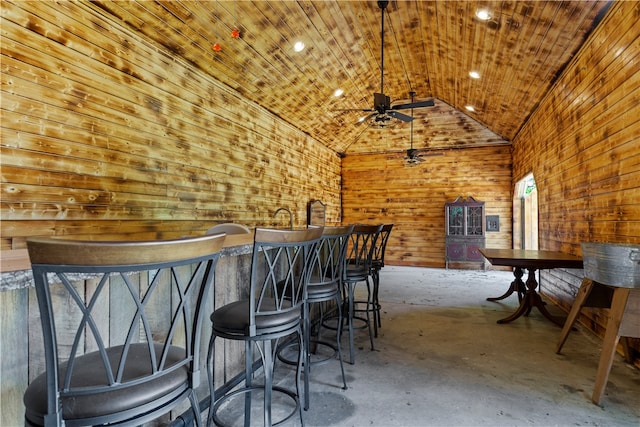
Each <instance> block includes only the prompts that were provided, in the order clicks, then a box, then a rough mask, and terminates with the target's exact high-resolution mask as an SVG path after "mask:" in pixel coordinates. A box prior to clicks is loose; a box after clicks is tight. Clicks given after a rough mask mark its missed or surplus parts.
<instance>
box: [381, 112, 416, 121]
mask: <svg viewBox="0 0 640 427" xmlns="http://www.w3.org/2000/svg"><path fill="white" fill-rule="evenodd" d="M387 114H388V115H390V116H391V117H395V118H396V119H398V120H402V121H403V122H407V123H408V122H410V121H412V120H413V117H411V116H407V115H406V114H402V113H399V112H397V111H394V110H390V111H387Z"/></svg>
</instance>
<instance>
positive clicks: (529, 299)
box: [497, 268, 564, 327]
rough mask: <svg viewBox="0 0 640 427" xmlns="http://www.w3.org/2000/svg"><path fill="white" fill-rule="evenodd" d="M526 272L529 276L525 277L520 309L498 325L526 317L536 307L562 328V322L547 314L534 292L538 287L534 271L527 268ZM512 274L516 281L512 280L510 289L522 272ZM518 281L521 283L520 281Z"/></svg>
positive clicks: (501, 320)
mask: <svg viewBox="0 0 640 427" xmlns="http://www.w3.org/2000/svg"><path fill="white" fill-rule="evenodd" d="M518 270H520V272H519V273H518ZM527 270H528V271H529V276H528V277H527V283H526V286H527V290H526V292H525V294H524V297H523V298H522V299H520V307H518V310H516V312H515V313H513V314H512V315H510V316H508V317H505V318H504V319H500V320H498V322H497V323H499V324H503V323H509V322H513V321H514V320H516V319H517V318H519V317H521V316H523V315H524V316H528V315H529V313H531V309H532V308H533V307H536V308H537V309H538V310H539V311H540V313H542V315H543V316H544V317H546V318H547V319H549V320H551V321H552V322H553V323H555V324H556V325H558V326H560V327H562V325H563V324H564V321H563V320H559V319H557V318H555V317H554V316H552V315H551V313H549V311H548V310H547V308H546V306H545V303H544V301H542V298H541V297H540V294H538V292H537V291H536V288H537V287H538V282H537V281H536V269H535V268H528V269H527ZM513 274H514V275H515V276H516V280H514V281H513V282H512V283H511V286H512V287H513V286H514V283H515V282H517V280H518V279H519V277H518V274H520V277H522V270H521V269H520V268H516V270H515V271H514V273H513ZM520 281H521V282H522V280H520ZM516 286H517V285H516ZM512 293H513V292H512ZM518 296H520V293H518Z"/></svg>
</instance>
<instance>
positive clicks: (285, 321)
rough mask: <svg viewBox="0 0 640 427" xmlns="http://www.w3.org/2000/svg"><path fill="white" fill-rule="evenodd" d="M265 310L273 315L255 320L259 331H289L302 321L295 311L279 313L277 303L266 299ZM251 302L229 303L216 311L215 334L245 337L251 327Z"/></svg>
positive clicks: (212, 316)
mask: <svg viewBox="0 0 640 427" xmlns="http://www.w3.org/2000/svg"><path fill="white" fill-rule="evenodd" d="M262 306H263V308H264V309H265V310H269V311H273V312H274V314H273V315H269V316H260V317H256V319H255V325H254V326H255V328H256V329H258V330H265V331H266V330H269V329H277V330H287V329H290V328H293V327H295V326H296V324H297V323H298V322H299V320H300V313H296V312H295V311H282V312H278V310H277V308H276V301H275V300H273V299H265V300H264V301H263V303H262ZM250 307H251V302H250V301H249V300H243V301H236V302H232V303H229V304H227V305H225V306H223V307H220V308H219V309H217V310H215V311H214V312H213V314H212V315H211V320H212V322H213V325H214V329H215V332H216V333H217V334H218V335H220V336H231V335H234V334H235V335H238V336H239V337H244V336H245V335H246V334H247V333H248V331H249V329H250V327H251V324H250V315H249V313H250V311H251V308H250Z"/></svg>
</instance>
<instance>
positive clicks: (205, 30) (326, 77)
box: [94, 0, 608, 155]
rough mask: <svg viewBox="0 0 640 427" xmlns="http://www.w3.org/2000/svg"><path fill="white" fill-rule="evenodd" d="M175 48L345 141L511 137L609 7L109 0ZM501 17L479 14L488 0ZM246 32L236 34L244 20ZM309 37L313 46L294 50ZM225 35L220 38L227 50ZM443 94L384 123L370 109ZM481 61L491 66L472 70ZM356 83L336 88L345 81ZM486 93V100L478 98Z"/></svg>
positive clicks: (311, 131)
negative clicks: (402, 118) (382, 97)
mask: <svg viewBox="0 0 640 427" xmlns="http://www.w3.org/2000/svg"><path fill="white" fill-rule="evenodd" d="M94 5H95V6H96V7H98V8H100V9H102V11H103V13H107V14H111V15H114V16H115V17H116V18H117V19H120V20H122V21H123V22H124V23H125V24H126V25H128V26H130V27H131V28H132V29H134V30H135V31H136V32H138V33H143V34H144V35H145V36H146V37H147V38H149V39H152V40H153V41H154V42H155V43H157V44H159V45H161V46H164V47H165V48H166V49H168V50H169V51H171V52H172V54H173V55H175V56H178V57H181V58H182V59H183V60H184V61H187V62H189V63H191V64H193V66H195V67H197V68H199V69H201V70H202V71H203V72H205V73H208V74H210V75H211V76H213V77H214V78H215V79H217V80H218V81H220V82H222V83H223V84H225V85H227V86H229V87H231V88H233V89H235V90H236V91H237V92H239V93H240V94H241V95H242V96H243V97H244V98H246V99H249V100H251V101H253V102H255V103H257V104H259V105H261V106H262V107H264V108H266V109H267V110H269V111H271V112H272V113H273V114H275V115H276V116H279V117H281V118H282V119H284V120H286V121H287V122H289V123H291V124H292V125H293V126H295V127H297V128H298V129H300V130H301V131H303V132H305V133H307V134H308V135H310V136H312V137H313V138H314V139H316V140H317V141H319V142H321V143H322V144H324V145H326V146H327V147H329V148H330V149H331V150H334V151H335V152H337V153H340V154H346V155H349V154H353V153H369V152H389V151H401V150H406V149H407V148H409V143H410V139H411V132H413V145H414V147H415V148H429V149H440V148H464V147H468V146H484V145H492V144H509V143H510V141H511V140H512V139H513V138H514V136H515V135H516V134H517V133H518V130H519V129H520V128H521V127H522V125H523V124H524V123H525V122H526V120H527V118H528V117H529V116H530V114H531V113H532V112H533V111H534V110H535V108H536V106H537V105H538V103H540V101H541V100H542V99H543V98H544V96H545V95H546V94H547V93H548V91H549V89H550V87H551V86H552V84H553V82H554V80H555V78H556V76H557V75H558V74H559V73H560V72H561V71H562V70H563V68H564V67H565V66H566V64H567V63H568V62H569V61H571V59H572V57H573V56H574V55H575V53H576V52H577V51H578V49H579V48H580V46H581V45H582V44H583V42H584V40H585V38H586V37H587V35H588V34H589V33H590V31H591V30H592V28H593V27H594V26H595V25H597V22H598V20H599V18H600V17H601V15H602V14H603V13H604V11H605V10H606V8H607V5H608V2H606V1H534V0H528V1H520V0H503V1H443V0H439V1H421V0H391V1H390V2H389V4H388V6H387V7H386V8H385V9H384V14H385V16H384V25H385V31H384V51H383V52H382V51H381V41H382V40H381V13H382V9H381V8H380V7H379V5H378V2H377V1H375V0H360V1H344V0H343V1H328V0H327V1H307V0H300V1H291V0H286V1H190V0H189V1H186V0H185V1H175V0H172V1H130V2H122V1H97V2H95V3H94ZM483 8H484V9H486V10H488V11H489V14H490V18H489V19H488V20H481V19H479V18H478V17H477V16H476V11H477V10H479V9H483ZM234 28H235V29H238V30H239V37H238V38H234V37H232V36H231V32H232V30H233V29H234ZM299 40H300V41H302V42H304V44H305V46H306V48H305V49H304V50H303V51H302V52H296V51H295V50H294V47H293V46H294V43H295V42H296V41H299ZM215 44H218V45H219V46H220V48H221V49H220V50H219V51H216V50H214V48H213V46H214V45H215ZM382 53H384V85H383V91H384V94H386V95H387V96H389V97H390V99H391V105H396V104H399V103H406V102H409V101H410V96H409V93H410V92H411V91H413V92H415V93H416V96H415V99H416V100H426V99H433V100H434V103H435V105H434V106H433V107H424V108H418V109H414V110H413V111H411V110H403V111H402V112H403V113H405V114H409V115H410V114H413V116H414V117H415V118H414V120H413V123H412V124H413V126H411V124H409V123H405V122H399V123H397V124H395V125H394V126H391V127H386V128H384V129H376V128H375V127H372V126H368V125H367V124H366V123H364V124H363V123H358V119H359V118H360V117H362V116H363V115H366V113H363V112H362V111H346V112H345V111H338V110H341V109H368V108H372V107H373V103H374V102H373V94H374V92H380V89H381V62H382V58H381V55H382ZM470 71H476V72H478V73H479V75H480V78H477V79H475V78H472V77H470V75H469V72H470ZM338 88H340V89H342V90H343V91H344V93H343V94H342V95H341V96H339V97H335V96H334V91H335V90H336V89H338ZM467 106H473V108H474V110H475V111H469V110H468V109H467V108H466V107H467Z"/></svg>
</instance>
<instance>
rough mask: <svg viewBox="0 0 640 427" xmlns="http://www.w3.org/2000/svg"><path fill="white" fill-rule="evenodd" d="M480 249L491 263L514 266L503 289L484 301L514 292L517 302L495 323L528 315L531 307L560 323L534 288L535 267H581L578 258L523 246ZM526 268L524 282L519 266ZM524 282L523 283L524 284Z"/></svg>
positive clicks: (536, 283) (510, 320)
mask: <svg viewBox="0 0 640 427" xmlns="http://www.w3.org/2000/svg"><path fill="white" fill-rule="evenodd" d="M480 253H481V254H482V255H483V256H484V257H485V258H486V259H487V260H488V261H489V262H490V263H491V264H492V265H501V266H508V267H514V271H513V274H514V276H515V280H514V281H513V282H511V286H510V287H509V289H508V290H507V292H506V293H505V294H504V295H502V296H500V297H497V298H487V300H488V301H498V300H501V299H504V298H506V297H508V296H509V295H511V294H512V293H513V292H517V293H518V299H519V300H520V306H519V307H518V310H516V312H515V313H513V314H512V315H510V316H508V317H505V318H504V319H500V320H498V323H509V322H512V321H514V320H516V319H517V318H519V317H520V316H522V315H525V316H528V315H529V313H530V312H531V309H532V308H533V307H537V308H538V310H540V312H541V313H542V314H543V315H544V317H546V318H547V319H549V320H551V321H552V322H553V323H555V324H556V325H558V326H563V324H564V322H563V321H561V320H559V319H556V318H555V317H553V316H552V315H551V313H549V312H548V311H547V309H546V307H545V305H544V302H543V301H542V298H540V294H538V292H537V291H536V288H537V287H538V282H537V281H536V274H535V273H536V270H544V269H550V268H582V258H581V257H577V256H574V255H570V254H566V253H563V252H556V251H535V250H525V249H480ZM524 269H527V270H528V272H529V276H528V277H527V281H526V283H523V282H522V276H523V275H524V273H523V270H524ZM525 284H526V287H525Z"/></svg>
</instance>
